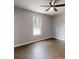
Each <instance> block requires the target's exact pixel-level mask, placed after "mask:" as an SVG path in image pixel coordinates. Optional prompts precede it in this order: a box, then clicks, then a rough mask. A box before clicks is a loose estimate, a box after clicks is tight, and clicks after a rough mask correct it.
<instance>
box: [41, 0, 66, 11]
mask: <svg viewBox="0 0 79 59" xmlns="http://www.w3.org/2000/svg"><path fill="white" fill-rule="evenodd" d="M57 1H58V0H51V1H50V3H49V5H48V6H47V5H40V6H42V7H48V9H46V10H45V11H48V10H50V8H53V9H54V11H58V10H57V9H56V8H55V7H62V6H65V4H59V5H55V3H56V2H57Z"/></svg>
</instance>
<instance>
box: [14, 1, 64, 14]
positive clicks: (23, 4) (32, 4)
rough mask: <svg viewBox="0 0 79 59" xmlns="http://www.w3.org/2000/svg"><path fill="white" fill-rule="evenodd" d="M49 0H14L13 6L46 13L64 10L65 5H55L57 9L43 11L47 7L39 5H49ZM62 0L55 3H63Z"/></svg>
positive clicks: (62, 11) (58, 12)
mask: <svg viewBox="0 0 79 59" xmlns="http://www.w3.org/2000/svg"><path fill="white" fill-rule="evenodd" d="M49 2H50V0H14V5H15V7H18V8H23V9H28V10H31V11H34V12H38V13H43V14H48V15H52V16H53V15H58V14H61V13H64V12H65V7H57V8H56V9H57V10H58V11H57V12H55V11H54V10H49V11H47V12H46V11H45V10H46V9H47V7H41V6H40V5H49ZM63 3H65V1H64V0H59V1H57V2H56V4H63Z"/></svg>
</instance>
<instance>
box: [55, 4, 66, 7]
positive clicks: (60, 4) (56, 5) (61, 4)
mask: <svg viewBox="0 0 79 59" xmlns="http://www.w3.org/2000/svg"><path fill="white" fill-rule="evenodd" d="M61 6H65V4H59V5H55V6H54V7H61Z"/></svg>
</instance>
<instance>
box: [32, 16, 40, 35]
mask: <svg viewBox="0 0 79 59" xmlns="http://www.w3.org/2000/svg"><path fill="white" fill-rule="evenodd" d="M33 35H41V18H40V17H39V16H33Z"/></svg>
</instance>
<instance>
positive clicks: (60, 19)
mask: <svg viewBox="0 0 79 59" xmlns="http://www.w3.org/2000/svg"><path fill="white" fill-rule="evenodd" d="M52 35H53V37H55V38H57V39H60V40H65V14H64V13H63V14H60V15H56V16H53V17H52Z"/></svg>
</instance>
